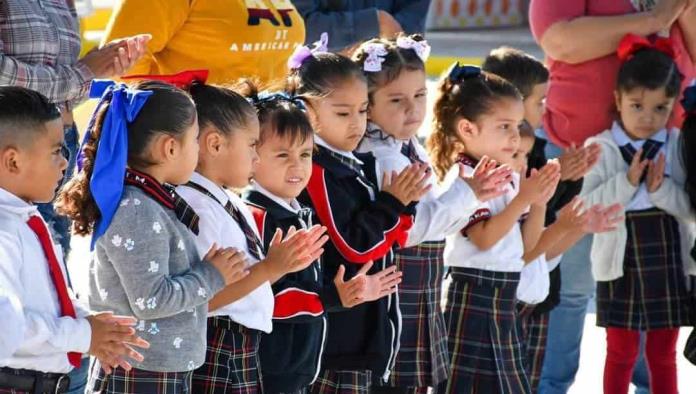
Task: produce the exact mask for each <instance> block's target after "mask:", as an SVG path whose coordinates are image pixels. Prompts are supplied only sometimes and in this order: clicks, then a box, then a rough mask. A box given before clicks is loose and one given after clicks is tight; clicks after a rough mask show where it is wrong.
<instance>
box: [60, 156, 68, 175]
mask: <svg viewBox="0 0 696 394" xmlns="http://www.w3.org/2000/svg"><path fill="white" fill-rule="evenodd" d="M66 168H68V159H66V158H65V157H61V158H60V171H61V172H63V171H65V169H66Z"/></svg>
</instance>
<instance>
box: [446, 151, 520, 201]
mask: <svg viewBox="0 0 696 394" xmlns="http://www.w3.org/2000/svg"><path fill="white" fill-rule="evenodd" d="M465 171H466V167H464V165H463V164H461V163H460V164H459V177H460V178H462V179H463V180H464V182H466V183H467V184H468V185H469V187H470V188H471V190H473V191H474V194H475V195H476V198H477V199H478V200H479V201H481V202H485V201H488V200H491V199H493V198H496V197H499V196H501V195H503V194H505V188H506V186H507V185H508V184H509V183H510V182H511V181H512V169H510V167H509V166H498V163H496V161H495V160H490V159H489V158H488V156H484V157H483V158H482V159H481V161H479V163H478V165H477V166H476V168H475V169H474V173H473V174H472V175H471V176H466V173H465Z"/></svg>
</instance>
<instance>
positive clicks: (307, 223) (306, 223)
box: [297, 208, 312, 229]
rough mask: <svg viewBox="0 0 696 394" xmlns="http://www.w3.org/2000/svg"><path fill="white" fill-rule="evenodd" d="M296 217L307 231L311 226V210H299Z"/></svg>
mask: <svg viewBox="0 0 696 394" xmlns="http://www.w3.org/2000/svg"><path fill="white" fill-rule="evenodd" d="M297 217H298V218H299V219H300V222H301V223H302V225H303V228H305V229H308V228H309V227H311V226H312V209H311V208H300V210H299V211H297Z"/></svg>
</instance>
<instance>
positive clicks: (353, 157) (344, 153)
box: [314, 134, 365, 165]
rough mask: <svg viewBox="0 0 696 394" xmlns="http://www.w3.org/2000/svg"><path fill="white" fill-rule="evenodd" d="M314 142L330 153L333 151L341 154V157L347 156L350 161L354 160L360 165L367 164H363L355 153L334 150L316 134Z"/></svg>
mask: <svg viewBox="0 0 696 394" xmlns="http://www.w3.org/2000/svg"><path fill="white" fill-rule="evenodd" d="M314 142H315V143H316V144H317V145H321V146H322V147H324V148H326V149H328V150H330V151H332V152H334V153H337V154H339V155H341V156H345V157H347V158H349V159H353V160H355V161H357V162H358V164H360V165H363V164H365V163H363V162H362V161H361V160H360V159H358V158H357V157H355V155H354V154H353V152H348V151H345V150H340V149H336V148H334V147H333V146H331V145H329V144H328V143H327V142H326V141H324V140H323V139H322V138H321V137H319V136H318V135H316V134H315V135H314Z"/></svg>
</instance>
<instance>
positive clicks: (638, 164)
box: [626, 149, 650, 187]
mask: <svg viewBox="0 0 696 394" xmlns="http://www.w3.org/2000/svg"><path fill="white" fill-rule="evenodd" d="M642 154H643V149H639V150H638V152H636V154H635V155H633V160H631V165H630V166H629V167H628V171H627V172H626V177H627V178H628V183H630V184H631V185H632V186H634V187H637V186H638V185H639V184H640V178H642V177H643V174H644V173H645V168H646V167H647V166H648V164H649V163H650V160H643V161H641V160H640V158H641V155H642Z"/></svg>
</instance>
